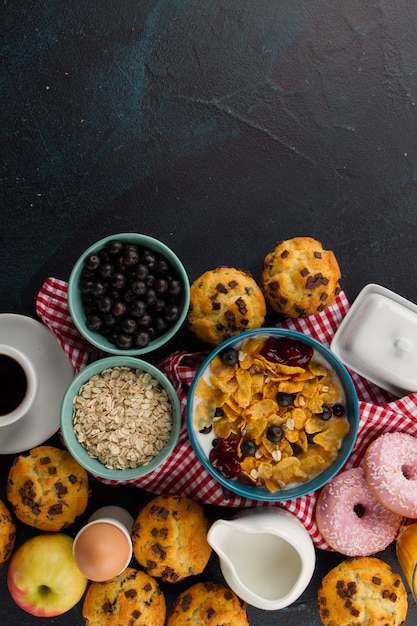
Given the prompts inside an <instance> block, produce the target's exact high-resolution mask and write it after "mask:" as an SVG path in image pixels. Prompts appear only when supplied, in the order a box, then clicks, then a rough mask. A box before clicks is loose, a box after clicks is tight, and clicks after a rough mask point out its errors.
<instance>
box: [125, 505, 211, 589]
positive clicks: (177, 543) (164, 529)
mask: <svg viewBox="0 0 417 626" xmlns="http://www.w3.org/2000/svg"><path fill="white" fill-rule="evenodd" d="M207 531H208V520H207V519H206V517H205V515H204V511H203V509H202V507H201V506H200V505H199V504H198V503H197V502H194V501H193V500H191V499H190V498H187V497H186V496H157V497H156V498H154V499H153V500H151V502H149V503H148V504H147V505H146V506H145V507H144V508H143V509H141V510H140V511H139V513H138V515H137V517H136V520H135V523H134V525H133V531H132V543H133V554H134V555H135V557H136V560H137V561H138V563H139V564H140V565H141V566H142V567H143V568H144V569H145V570H146V571H147V572H148V573H149V574H151V575H152V576H156V577H157V578H162V580H164V581H166V582H169V583H175V582H177V581H179V580H182V579H183V578H186V577H187V576H191V575H192V574H200V573H201V572H202V571H203V570H204V568H205V567H206V565H207V562H208V560H209V558H210V555H211V546H210V545H209V543H208V541H207Z"/></svg>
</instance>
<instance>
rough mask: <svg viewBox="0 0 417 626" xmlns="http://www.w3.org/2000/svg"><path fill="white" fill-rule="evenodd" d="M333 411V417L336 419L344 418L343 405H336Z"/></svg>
mask: <svg viewBox="0 0 417 626" xmlns="http://www.w3.org/2000/svg"><path fill="white" fill-rule="evenodd" d="M332 410H333V415H335V416H336V417H343V415H344V414H345V407H344V406H343V404H339V403H337V404H334V405H333V408H332Z"/></svg>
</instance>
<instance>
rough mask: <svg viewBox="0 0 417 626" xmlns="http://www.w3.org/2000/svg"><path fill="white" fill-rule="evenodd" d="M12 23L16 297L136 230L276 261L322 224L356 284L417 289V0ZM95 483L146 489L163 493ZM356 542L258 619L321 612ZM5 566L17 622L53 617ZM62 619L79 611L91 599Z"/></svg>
mask: <svg viewBox="0 0 417 626" xmlns="http://www.w3.org/2000/svg"><path fill="white" fill-rule="evenodd" d="M0 32H1V39H0V46H1V48H0V51H1V64H0V87H1V94H2V96H1V99H2V104H1V111H2V116H1V128H0V133H1V144H0V155H1V183H2V184H1V190H0V193H1V198H0V201H1V210H2V223H1V226H0V237H1V239H0V241H1V246H0V259H1V272H0V311H1V312H8V311H10V312H16V313H22V314H25V315H29V316H32V317H35V298H36V295H37V293H38V291H39V288H40V287H41V285H42V283H43V281H44V279H45V278H46V277H47V276H49V275H53V276H56V277H58V278H62V279H67V278H68V276H69V273H70V270H71V267H72V265H73V263H74V261H75V260H76V258H77V257H78V255H79V254H80V253H81V251H82V250H83V249H84V248H85V247H86V246H87V245H89V244H90V243H92V242H94V241H95V240H97V239H98V238H100V237H102V236H105V235H108V234H111V233H115V232H122V231H140V232H144V233H146V234H149V235H152V236H154V237H157V238H160V239H161V240H163V241H164V242H165V243H167V244H168V245H170V246H171V247H172V248H173V249H174V250H175V251H176V252H177V253H178V254H179V256H180V257H181V259H182V260H183V262H184V264H185V266H186V267H187V270H188V272H189V276H190V280H193V279H194V278H196V277H197V276H198V275H199V274H200V273H201V272H203V271H205V270H206V269H210V268H212V267H215V266H217V265H220V264H224V265H234V266H238V267H242V268H244V269H247V270H249V271H251V272H252V273H253V275H254V277H255V278H259V275H260V271H261V266H262V260H263V258H264V256H265V254H266V253H267V252H268V251H269V249H270V248H271V246H272V245H273V244H274V243H275V241H276V240H278V239H284V238H287V237H292V236H295V235H311V236H315V237H317V238H319V239H320V240H321V241H322V242H323V243H324V245H325V246H326V247H328V248H331V249H333V250H334V251H335V253H336V255H337V257H338V260H339V263H340V265H341V268H342V273H343V280H342V286H343V288H344V290H345V291H346V293H347V295H348V297H349V299H350V300H353V299H354V298H355V296H356V295H357V293H358V292H359V290H360V289H361V288H362V287H363V286H364V285H365V284H367V283H369V282H375V283H379V284H382V285H384V286H386V287H388V288H391V289H393V290H394V291H396V292H397V293H400V294H401V295H403V296H405V297H406V298H409V299H410V300H412V301H414V302H416V301H417V282H416V280H415V266H416V257H417V252H416V245H415V241H416V239H417V237H416V235H417V212H416V199H417V193H416V179H417V160H416V145H417V144H416V139H417V123H416V122H417V106H416V98H417V82H416V73H417V8H416V5H415V2H414V0H390V1H388V0H381V1H379V2H369V1H368V0H365V1H364V0H351V1H350V2H348V3H346V2H344V1H342V0H332V1H330V0H325V1H322V2H319V1H318V0H281V1H280V2H270V1H267V0H257V1H256V2H253V1H251V0H239V1H237V0H232V1H231V2H227V3H226V2H220V1H219V0H211V1H210V2H204V0H183V1H181V0H177V1H174V0H152V1H151V0H142V1H141V2H136V1H133V0H121V1H119V2H111V1H110V0H103V1H102V2H100V3H97V2H94V1H92V0H84V1H83V2H81V1H80V0H68V1H67V2H65V3H61V2H53V1H48V0H46V1H44V2H36V3H28V2H23V1H19V0H16V1H14V2H11V1H9V0H5V1H4V2H3V3H2V8H1V9H0ZM177 346H181V347H183V346H188V347H190V348H191V347H192V346H193V341H192V339H191V338H190V337H189V336H188V335H187V332H186V331H184V332H183V333H181V334H180V336H179V338H178V340H177V341H176V342H174V343H173V344H172V345H171V346H170V349H173V348H174V347H177ZM10 460H11V459H9V458H8V457H2V458H1V459H0V466H1V473H2V474H1V475H2V477H3V478H2V480H1V484H0V489H1V493H0V496H1V497H3V496H4V476H5V473H6V470H7V464H8V463H9V461H10ZM94 498H95V499H94V500H93V504H94V503H96V502H98V501H101V500H103V501H105V500H107V499H108V498H111V500H112V501H119V500H120V501H121V502H123V503H125V502H127V503H130V505H131V506H132V507H133V509H136V508H137V505H138V504H139V503H140V502H141V501H142V499H146V498H149V494H142V493H141V492H139V491H138V490H136V489H132V488H130V489H129V488H126V489H124V488H123V489H121V488H120V489H119V488H116V489H115V488H103V487H102V486H101V485H97V486H96V489H95V497H94ZM210 514H213V515H216V514H218V512H217V511H211V512H210ZM74 530H75V529H74ZM30 532H31V531H30V529H25V528H19V535H18V541H20V542H21V541H23V539H24V538H25V536H27V535H29V534H30ZM383 557H384V558H386V560H388V561H389V562H390V563H392V564H393V565H394V567H397V568H398V564H397V562H396V559H395V554H394V549H393V548H392V547H391V548H390V549H389V550H388V551H387V552H386V553H384V555H383ZM339 559H340V557H338V556H337V555H334V554H322V553H320V554H319V555H318V566H317V571H316V575H315V577H314V580H313V581H312V584H311V585H310V587H309V588H308V590H307V591H306V592H305V594H304V595H303V596H302V598H300V600H299V601H298V602H296V603H295V604H294V605H293V606H291V607H289V608H288V609H287V610H285V611H282V612H279V613H264V612H261V611H257V610H255V609H251V608H249V614H250V618H251V625H252V626H255V625H256V626H267V625H269V624H271V625H272V624H276V623H278V621H280V620H283V621H284V620H285V621H286V622H287V623H288V624H291V625H298V624H299V625H300V626H301V624H303V625H304V626H318V624H319V618H318V614H317V610H316V606H315V602H316V593H317V586H318V583H319V580H320V578H321V576H322V575H323V574H324V573H325V572H326V571H327V570H328V569H330V567H331V566H332V565H333V564H334V563H335V562H337V561H338V560H339ZM5 575H6V569H5V568H3V570H2V571H1V581H0V588H1V589H2V592H1V596H2V601H1V606H0V623H2V624H8V625H10V626H14V625H15V624H16V625H17V624H19V626H25V625H26V624H27V625H31V624H35V623H38V622H39V621H40V620H37V619H35V618H31V617H30V616H28V615H26V614H24V613H22V612H21V611H19V610H18V609H17V607H15V606H14V605H13V603H12V601H11V600H10V598H9V597H8V594H7V591H6V587H5ZM207 576H211V577H213V578H216V579H219V578H220V574H219V571H218V568H217V564H216V561H215V559H213V560H212V562H211V563H210V568H209V570H208V572H207ZM178 591H179V589H178V588H177V587H175V589H174V588H170V589H168V590H167V593H168V594H169V599H170V601H172V598H173V597H174V595H175V594H176V593H177V592H178ZM416 620H417V611H416V607H415V605H414V603H413V601H412V600H411V596H410V612H409V617H408V619H407V624H413V623H416ZM50 623H54V624H60V625H65V624H71V625H72V626H75V625H76V624H82V623H83V619H82V616H81V608H80V606H77V607H76V608H75V609H73V610H72V611H71V612H70V613H68V614H67V615H64V616H61V617H59V618H56V619H54V620H50Z"/></svg>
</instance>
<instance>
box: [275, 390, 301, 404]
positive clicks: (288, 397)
mask: <svg viewBox="0 0 417 626" xmlns="http://www.w3.org/2000/svg"><path fill="white" fill-rule="evenodd" d="M295 395H296V394H295V393H284V392H283V391H279V392H278V393H277V402H278V404H279V406H282V407H285V406H290V405H291V404H292V403H293V402H294V398H295Z"/></svg>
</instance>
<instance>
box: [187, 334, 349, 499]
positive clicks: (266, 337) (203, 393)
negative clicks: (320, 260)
mask: <svg viewBox="0 0 417 626" xmlns="http://www.w3.org/2000/svg"><path fill="white" fill-rule="evenodd" d="M186 421H187V428H188V432H189V437H190V441H191V444H192V446H193V449H194V452H195V454H196V456H197V459H198V461H199V462H200V463H201V464H202V465H203V466H204V468H205V469H206V470H207V472H208V473H209V474H210V475H211V477H212V478H213V479H214V480H215V481H216V482H217V484H218V490H219V497H221V493H222V492H223V494H225V495H224V497H227V494H228V493H229V494H230V493H234V494H237V495H238V496H241V497H244V498H247V499H249V500H253V501H265V502H280V501H287V500H292V499H294V498H298V497H300V496H304V495H306V494H310V493H312V492H314V491H316V490H318V489H320V488H321V487H322V486H323V485H324V484H326V483H327V482H328V481H329V480H331V478H332V477H333V476H334V475H335V474H336V473H337V472H339V470H340V469H341V468H342V467H343V466H344V464H345V463H346V461H347V460H348V458H349V456H350V454H351V452H352V449H353V447H354V445H355V441H356V437H357V432H358V427H359V403H358V397H357V394H356V390H355V387H354V385H353V382H352V379H351V377H350V374H349V372H348V371H347V369H346V368H345V366H344V365H343V364H342V363H341V361H340V360H339V359H338V358H337V356H336V355H335V354H333V353H332V352H331V351H330V350H329V349H328V348H327V347H326V346H324V345H322V344H321V343H319V342H318V341H316V340H314V339H312V338H311V337H309V336H307V335H304V334H303V333H300V332H296V331H292V330H287V329H282V328H278V327H274V328H260V329H255V330H250V331H246V332H243V333H241V334H240V335H237V336H235V337H232V338H230V339H228V340H226V341H225V342H223V343H222V344H221V345H219V346H217V347H216V348H215V349H214V350H213V351H212V352H211V353H210V354H209V355H208V356H207V357H206V358H205V360H204V361H203V363H202V364H201V366H200V367H199V369H198V371H197V373H196V375H195V377H194V379H193V382H192V384H191V387H190V390H189V393H188V399H187V410H186ZM213 487H214V485H213Z"/></svg>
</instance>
